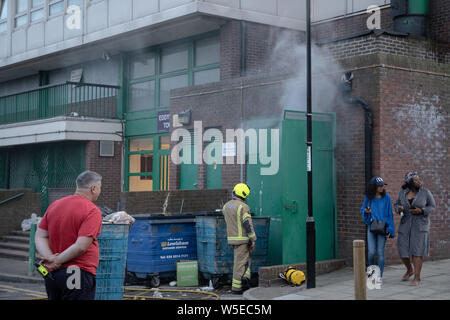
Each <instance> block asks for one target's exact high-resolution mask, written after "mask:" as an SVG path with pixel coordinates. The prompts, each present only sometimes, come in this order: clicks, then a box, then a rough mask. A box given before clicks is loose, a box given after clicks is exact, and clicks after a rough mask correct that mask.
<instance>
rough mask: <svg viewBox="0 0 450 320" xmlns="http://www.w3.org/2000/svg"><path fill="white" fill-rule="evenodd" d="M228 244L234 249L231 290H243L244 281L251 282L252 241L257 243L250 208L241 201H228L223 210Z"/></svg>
mask: <svg viewBox="0 0 450 320" xmlns="http://www.w3.org/2000/svg"><path fill="white" fill-rule="evenodd" d="M222 211H223V215H224V217H225V222H226V224H227V238H228V243H229V244H230V245H231V246H232V248H233V253H234V266H233V281H232V286H231V290H232V291H237V292H239V291H241V290H242V279H243V278H246V279H248V281H250V276H251V272H250V248H249V243H250V241H253V242H255V241H256V235H255V231H254V228H253V222H252V217H251V215H250V208H249V206H248V205H247V204H246V203H245V202H244V201H242V200H240V199H233V200H230V201H228V202H227V203H226V204H225V205H224V207H223V209H222Z"/></svg>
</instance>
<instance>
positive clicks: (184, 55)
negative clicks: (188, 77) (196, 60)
mask: <svg viewBox="0 0 450 320" xmlns="http://www.w3.org/2000/svg"><path fill="white" fill-rule="evenodd" d="M161 60H162V62H161V72H162V73H168V72H171V71H176V70H182V69H187V67H188V46H187V44H181V45H176V46H170V47H166V48H162V50H161Z"/></svg>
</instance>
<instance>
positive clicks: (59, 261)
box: [35, 171, 102, 300]
mask: <svg viewBox="0 0 450 320" xmlns="http://www.w3.org/2000/svg"><path fill="white" fill-rule="evenodd" d="M76 183H77V190H76V192H75V194H74V195H73V196H68V197H65V198H62V199H59V200H56V201H55V202H53V203H52V204H51V205H50V206H49V207H48V209H47V211H46V212H45V215H44V217H43V218H42V221H41V223H40V224H39V226H38V229H37V231H36V238H35V242H36V249H37V251H38V252H39V253H40V255H41V256H42V257H43V259H42V261H41V263H42V264H43V265H44V266H45V267H46V268H47V269H48V270H49V271H51V274H52V276H53V279H49V278H48V277H46V278H45V288H46V290H47V295H48V298H49V299H50V300H93V299H94V297H95V283H96V281H95V275H96V270H97V267H98V263H99V248H98V242H97V237H98V235H99V234H100V232H101V227H102V214H101V211H100V209H99V208H98V207H97V206H96V205H95V204H94V203H93V202H94V201H96V200H97V199H98V197H99V196H100V192H101V186H102V177H101V176H100V175H99V174H98V173H95V172H92V171H85V172H83V173H82V174H80V175H79V176H78V178H77V181H76Z"/></svg>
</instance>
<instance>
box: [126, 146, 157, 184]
mask: <svg viewBox="0 0 450 320" xmlns="http://www.w3.org/2000/svg"><path fill="white" fill-rule="evenodd" d="M153 142H154V141H153V138H144V139H133V140H130V142H129V144H130V146H129V149H130V151H129V156H128V167H129V169H128V172H129V177H128V183H129V190H130V191H144V190H153Z"/></svg>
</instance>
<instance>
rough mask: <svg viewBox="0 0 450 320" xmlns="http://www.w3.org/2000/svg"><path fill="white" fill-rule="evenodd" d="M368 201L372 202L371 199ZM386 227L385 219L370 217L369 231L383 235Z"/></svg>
mask: <svg viewBox="0 0 450 320" xmlns="http://www.w3.org/2000/svg"><path fill="white" fill-rule="evenodd" d="M370 203H372V201H370ZM386 227H387V224H386V221H381V220H377V219H372V222H371V223H370V232H372V233H375V234H380V235H383V236H385V235H386Z"/></svg>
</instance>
